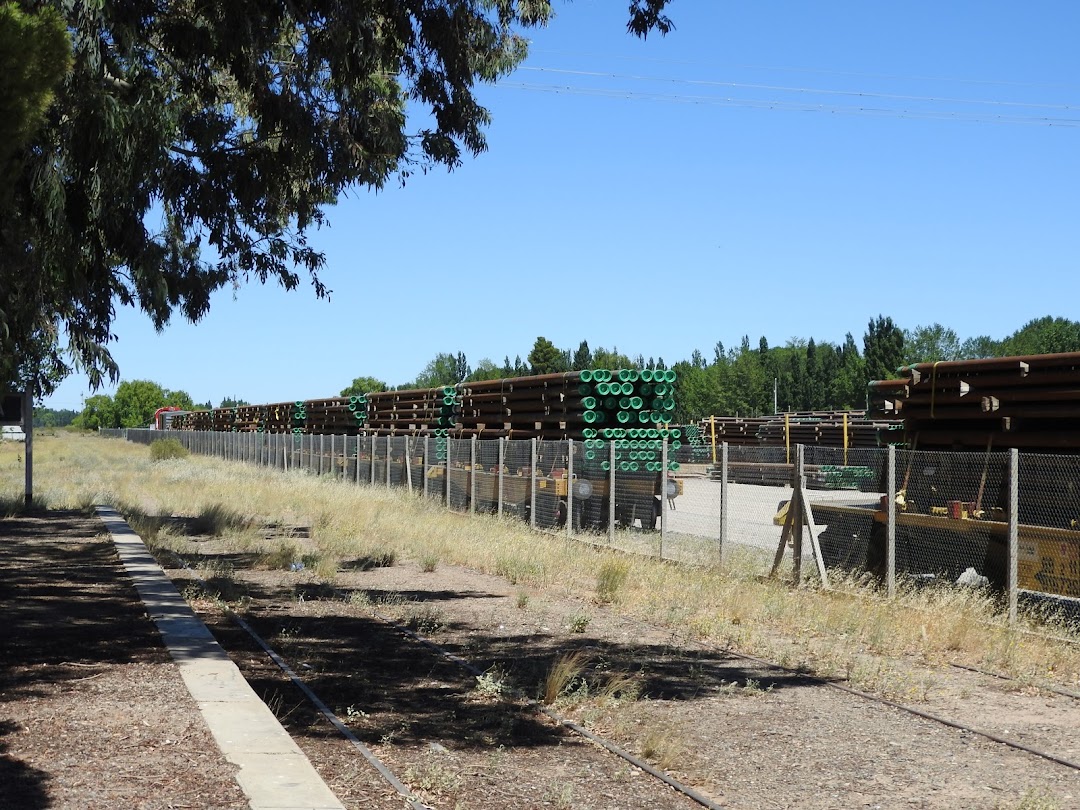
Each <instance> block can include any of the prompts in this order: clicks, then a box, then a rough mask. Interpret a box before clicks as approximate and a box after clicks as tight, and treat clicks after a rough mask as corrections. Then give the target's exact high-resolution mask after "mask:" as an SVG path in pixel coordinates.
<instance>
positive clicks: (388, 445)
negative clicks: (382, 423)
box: [386, 436, 394, 489]
mask: <svg viewBox="0 0 1080 810" xmlns="http://www.w3.org/2000/svg"><path fill="white" fill-rule="evenodd" d="M393 441H394V437H393V436H387V437H386V488H387V489H390V452H391V451H392V450H393V449H394V445H393Z"/></svg>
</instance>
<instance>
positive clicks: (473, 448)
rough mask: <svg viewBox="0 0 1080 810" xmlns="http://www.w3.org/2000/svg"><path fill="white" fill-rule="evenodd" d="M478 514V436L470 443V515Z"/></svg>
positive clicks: (474, 436) (474, 435)
mask: <svg viewBox="0 0 1080 810" xmlns="http://www.w3.org/2000/svg"><path fill="white" fill-rule="evenodd" d="M475 513H476V434H473V437H472V441H471V442H469V514H475Z"/></svg>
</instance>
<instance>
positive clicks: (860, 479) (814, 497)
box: [803, 446, 888, 578]
mask: <svg viewBox="0 0 1080 810" xmlns="http://www.w3.org/2000/svg"><path fill="white" fill-rule="evenodd" d="M803 462H804V471H805V482H806V484H805V486H806V489H805V494H806V499H807V501H808V502H809V505H810V510H811V513H812V515H813V518H814V523H815V525H816V527H817V529H818V532H819V534H818V542H819V544H820V546H821V554H822V557H823V559H824V561H825V566H826V567H827V568H837V569H841V570H844V571H847V572H851V573H861V572H863V571H869V572H870V573H872V574H874V575H875V576H877V577H879V578H884V577H885V574H886V570H885V568H886V554H885V537H886V534H885V523H884V511H883V509H884V507H883V504H884V501H883V500H882V496H883V495H884V493H885V490H886V486H885V481H886V465H887V463H888V448H884V447H865V448H848V449H846V450H845V449H844V448H839V447H816V446H808V447H805V448H804V450H803ZM809 550H810V549H809V547H807V551H809Z"/></svg>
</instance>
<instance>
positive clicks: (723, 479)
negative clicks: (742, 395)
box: [716, 442, 729, 565]
mask: <svg viewBox="0 0 1080 810" xmlns="http://www.w3.org/2000/svg"><path fill="white" fill-rule="evenodd" d="M728 458H729V456H728V443H727V442H724V443H723V444H721V445H720V548H719V549H717V552H716V562H717V564H718V565H723V564H724V548H725V547H726V546H727V541H728Z"/></svg>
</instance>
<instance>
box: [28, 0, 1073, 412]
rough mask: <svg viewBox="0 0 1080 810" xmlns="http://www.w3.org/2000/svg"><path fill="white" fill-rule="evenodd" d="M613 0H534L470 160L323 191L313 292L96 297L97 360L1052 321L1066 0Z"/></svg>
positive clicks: (651, 349) (840, 335)
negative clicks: (1021, 0)
mask: <svg viewBox="0 0 1080 810" xmlns="http://www.w3.org/2000/svg"><path fill="white" fill-rule="evenodd" d="M627 5H628V4H627V3H626V2H625V1H624V2H615V1H614V0H606V1H605V2H599V0H594V1H592V2H590V0H578V1H577V2H575V3H565V2H559V3H558V4H557V9H558V15H557V17H556V19H555V20H554V21H553V22H552V24H551V25H550V26H549V27H548V28H547V29H546V30H541V31H535V32H531V34H530V37H531V38H532V40H533V47H532V52H531V55H530V57H529V59H528V61H527V62H526V63H525V65H524V67H523V68H522V69H520V70H519V71H517V72H516V73H515V74H514V75H512V76H510V77H508V78H507V79H506V80H505V81H504V82H503V83H501V84H500V85H499V86H496V87H486V88H484V89H483V90H482V91H481V98H482V100H483V102H484V103H485V104H486V106H488V108H489V109H490V111H491V113H492V115H493V117H494V123H493V124H492V126H491V127H490V129H489V130H488V145H489V150H488V152H486V153H485V154H483V155H481V156H479V157H478V158H475V159H467V160H466V162H465V163H464V165H463V166H461V167H460V168H459V169H457V170H456V171H454V172H452V173H445V172H435V173H432V174H429V175H427V176H414V177H413V178H412V179H411V180H410V181H409V183H408V185H407V186H406V187H405V188H404V189H399V188H397V187H394V188H389V189H387V190H385V191H383V192H381V193H379V194H375V193H372V192H368V191H364V190H357V191H355V192H353V193H352V194H351V195H350V196H349V198H347V199H343V200H342V201H341V202H340V203H339V204H338V205H337V206H336V207H335V208H333V209H331V210H330V212H329V218H330V222H331V227H330V228H329V229H327V230H323V231H321V232H319V233H317V234H315V235H314V238H313V242H314V244H315V245H316V246H317V247H318V248H319V249H321V250H323V251H324V252H325V254H326V258H327V263H326V268H325V270H324V272H323V275H322V278H323V280H324V281H325V282H326V283H327V285H328V286H329V287H330V288H331V289H332V290H333V294H332V296H331V299H330V301H329V302H327V301H320V300H317V299H316V298H315V295H314V292H313V291H312V290H311V289H310V287H301V289H298V290H296V291H294V292H292V293H286V292H284V291H283V290H281V289H280V288H278V287H266V288H263V287H260V286H259V285H249V286H245V287H242V288H241V289H239V290H238V291H236V292H235V293H234V292H233V291H232V290H226V291H222V292H221V293H220V294H218V295H217V296H216V298H215V300H214V303H213V305H212V307H211V311H210V314H209V315H208V316H207V317H206V318H205V319H204V320H202V321H201V322H200V323H198V324H197V325H191V324H188V323H186V322H183V321H181V320H175V321H174V322H173V324H172V325H170V326H169V327H168V329H167V330H166V331H165V332H163V333H162V334H156V333H155V332H154V330H153V328H152V326H151V325H150V324H149V322H148V321H147V320H146V319H145V318H144V317H143V316H141V315H139V314H138V313H136V312H134V311H132V310H130V309H127V310H124V309H122V310H120V311H119V312H118V317H117V319H116V322H115V328H114V333H115V334H116V335H117V336H118V340H117V341H116V343H115V344H114V345H113V346H112V351H113V355H114V357H115V358H116V359H117V361H118V362H119V364H120V368H121V373H122V377H123V379H151V380H154V381H156V382H158V383H160V384H161V385H163V386H165V387H167V388H172V389H183V390H185V391H187V392H188V393H189V394H191V396H192V397H193V398H194V399H195V400H196V401H197V402H205V401H207V400H212V401H213V402H214V404H215V405H216V404H218V402H219V401H220V400H221V399H222V398H223V397H225V396H238V397H241V398H244V399H246V400H248V401H251V402H255V403H262V402H278V401H287V400H293V399H300V398H314V397H321V396H327V395H332V394H336V393H337V392H338V391H339V390H340V389H342V388H343V387H345V386H346V385H348V384H349V383H350V382H351V380H352V379H353V378H354V377H357V376H360V375H369V376H374V377H377V378H380V379H383V380H385V381H387V382H388V383H390V384H392V385H393V384H400V383H404V382H407V381H409V380H411V379H413V378H414V377H415V376H416V375H417V374H418V373H419V372H420V370H421V369H422V368H423V367H424V366H425V365H426V364H427V362H428V361H429V360H430V359H431V358H432V357H434V355H435V354H436V353H438V352H455V353H456V352H458V351H462V352H464V353H465V354H466V356H467V358H468V359H469V361H470V363H472V364H475V363H476V362H477V361H479V360H480V359H481V358H484V357H488V358H491V359H492V360H494V361H495V362H497V363H501V361H502V359H503V357H504V355H509V356H510V357H511V359H513V357H514V356H515V355H518V354H520V355H521V356H522V357H523V358H524V357H525V356H526V355H527V354H528V352H529V350H530V349H531V347H532V345H533V342H534V341H535V339H536V337H537V336H538V335H543V336H545V337H547V338H549V339H550V340H552V341H553V342H554V343H555V344H556V345H557V346H559V347H561V348H569V349H573V348H576V347H577V345H578V343H579V342H580V341H581V340H582V339H585V340H588V342H589V345H590V346H592V347H594V348H595V347H597V346H604V347H606V348H612V347H613V346H617V347H618V349H619V350H620V351H622V352H624V353H626V354H629V355H630V356H635V355H637V354H639V353H640V354H643V355H644V356H645V357H649V356H657V357H663V358H664V359H665V360H666V361H667V362H668V363H671V362H674V361H676V360H679V359H685V358H688V357H689V356H690V354H691V353H692V352H693V350H694V349H699V350H701V351H702V352H703V353H704V354H705V355H706V356H707V357H709V356H711V355H712V347H713V346H714V345H715V344H716V342H717V341H722V342H723V343H724V345H725V346H728V347H731V346H737V345H738V343H739V341H740V339H741V337H742V336H743V335H744V334H746V335H749V336H750V339H751V342H752V344H753V345H756V344H757V340H758V338H759V337H760V336H762V335H764V336H765V337H766V338H767V339H768V341H769V343H770V345H781V344H783V343H785V342H786V341H788V340H789V339H790V338H793V337H797V338H802V339H807V338H811V337H813V338H814V339H815V340H817V341H819V342H820V341H832V342H842V341H843V339H844V336H845V333H847V332H851V333H852V334H853V335H854V336H855V338H856V341H857V342H858V343H859V345H860V347H861V345H862V335H863V333H864V332H865V330H866V326H867V323H868V321H869V320H870V319H871V318H874V317H876V316H877V315H878V314H883V315H889V316H891V317H892V318H893V319H894V321H895V322H896V323H897V324H898V325H900V326H901V327H904V328H909V329H910V328H914V327H916V326H919V325H926V324H932V323H935V322H940V323H942V324H944V325H945V326H949V327H952V328H953V329H955V330H956V332H957V333H958V334H959V336H960V337H961V339H963V338H966V337H970V336H974V335H981V334H988V335H990V336H992V337H995V338H1000V337H1004V336H1005V335H1006V334H1009V333H1011V332H1013V331H1015V330H1016V329H1017V328H1019V327H1020V326H1022V325H1023V324H1024V323H1025V322H1027V321H1029V320H1031V319H1032V318H1036V317H1041V316H1043V315H1054V316H1062V317H1067V318H1072V319H1077V318H1080V305H1078V302H1080V297H1078V295H1077V293H1078V292H1080V281H1078V280H1077V278H1078V276H1077V256H1078V247H1080V246H1078V234H1080V229H1078V228H1077V217H1078V213H1080V210H1078V208H1080V206H1078V199H1077V194H1078V189H1080V183H1078V180H1080V49H1077V48H1076V46H1075V37H1076V33H1077V32H1078V31H1080V4H1077V3H1074V2H1051V1H1050V0H1045V1H1044V2H1033V3H1027V4H1023V5H1022V6H1021V5H1019V4H1015V3H1006V2H974V0H963V1H962V2H961V1H958V2H954V3H940V2H938V3H931V2H907V3H891V4H883V3H867V2H864V1H862V0H860V1H859V2H855V1H854V0H853V1H852V2H828V1H827V0H823V2H820V3H813V4H810V3H805V2H795V1H794V0H793V1H792V2H759V3H719V2H712V1H711V0H710V1H709V2H705V0H674V2H673V4H672V5H671V8H670V15H671V17H672V18H673V20H674V22H675V25H676V30H675V31H674V32H673V33H671V34H670V35H668V36H667V37H666V38H661V37H659V36H652V37H650V38H649V39H648V40H647V41H645V42H642V41H640V40H637V39H634V38H632V37H630V36H629V35H628V34H626V33H625V23H626V7H627ZM111 391H112V389H111V388H106V389H104V390H103V392H104V393H111ZM89 394H90V391H89V390H88V388H87V385H86V381H85V379H84V378H82V377H78V376H76V377H72V378H71V379H69V380H68V381H66V382H65V383H64V384H63V385H62V386H61V388H60V389H59V390H58V391H57V393H56V394H55V395H53V396H52V397H50V398H49V399H47V400H46V401H45V404H46V405H49V406H51V407H56V408H75V409H78V408H81V402H82V399H83V397H85V396H88V395H89Z"/></svg>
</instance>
